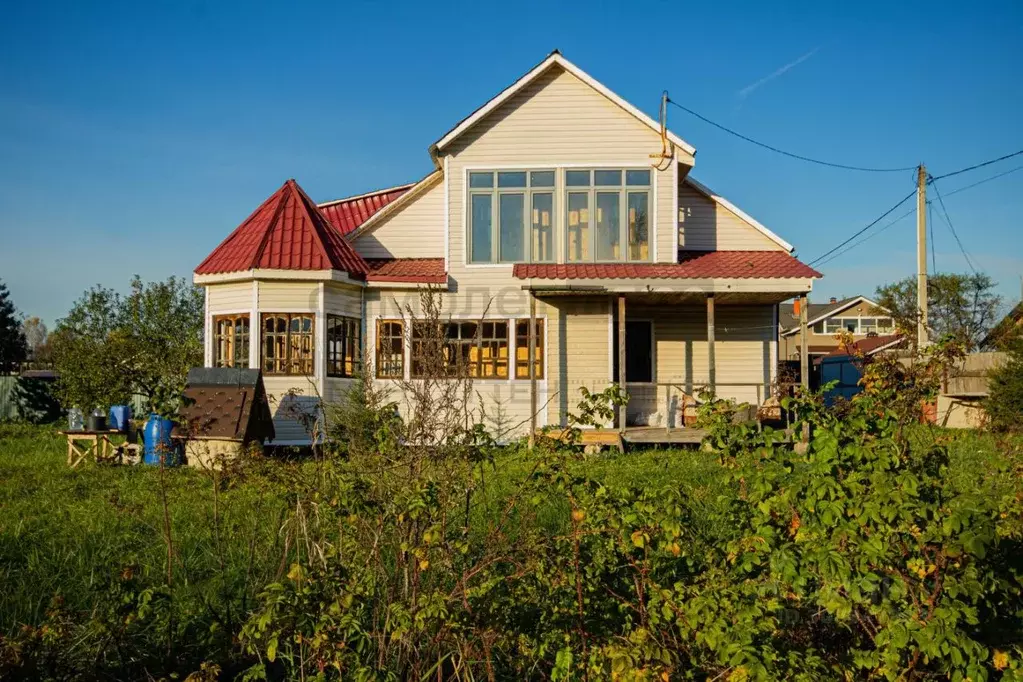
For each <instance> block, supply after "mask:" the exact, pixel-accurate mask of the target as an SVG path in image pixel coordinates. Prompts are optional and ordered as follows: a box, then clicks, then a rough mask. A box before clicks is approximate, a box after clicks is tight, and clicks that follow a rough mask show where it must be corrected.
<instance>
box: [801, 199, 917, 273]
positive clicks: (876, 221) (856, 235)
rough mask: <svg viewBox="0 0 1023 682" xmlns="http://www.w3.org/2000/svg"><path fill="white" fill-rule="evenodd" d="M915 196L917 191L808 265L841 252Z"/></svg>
mask: <svg viewBox="0 0 1023 682" xmlns="http://www.w3.org/2000/svg"><path fill="white" fill-rule="evenodd" d="M915 194H916V190H915V189H914V190H913V191H912V192H910V193H909V194H907V195H906V196H904V197H903V198H902V199H901V200H899V202H898V203H897V204H895V205H894V206H892V207H891V208H889V209H888V210H887V211H885V212H884V213H882V214H881V215H880V216H878V217H877V218H875V219H874V220H873V221H871V222H870V224H868V225H867V226H866V227H864V228H861V229H860V230H858V231H857V232H855V233H854V234H853V235H852V236H851V237H849V238H848V239H846V240H845V241H844V242H842V243H841V244H839V245H838V246H836V247H834V248H833V249H831V250H830V251H826V252H825V253H822V254H821V255H819V256H817V257H816V258H814V259H813V260H812V261H810V262H809V263H808V264H807V265H811V266H812V265H814V264H815V263H817V262H818V261H820V260H823V259H824V258H826V257H827V256H830V255H831V254H832V253H834V252H835V251H838V250H839V249H840V248H842V247H843V246H845V245H846V244H848V243H849V242H851V241H852V240H854V239H856V238H857V237H859V236H860V235H861V234H863V233H864V232H866V231H867V230H869V229H870V228H872V227H874V225H877V224H878V223H879V222H881V221H882V220H884V219H885V218H887V217H888V216H889V215H890V214H891V213H892V212H893V211H895V209H897V208H898V207H899V206H902V205H903V204H904V203H906V202H907V201H909V199H910V197H912V196H914V195H915Z"/></svg>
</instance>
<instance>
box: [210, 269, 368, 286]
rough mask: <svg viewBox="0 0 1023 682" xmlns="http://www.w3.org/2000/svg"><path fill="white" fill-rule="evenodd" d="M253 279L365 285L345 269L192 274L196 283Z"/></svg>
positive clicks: (247, 280) (261, 270)
mask: <svg viewBox="0 0 1023 682" xmlns="http://www.w3.org/2000/svg"><path fill="white" fill-rule="evenodd" d="M252 280H287V281H292V282H336V283H339V284H348V285H350V286H353V287H360V288H361V287H364V286H366V283H365V282H363V281H362V280H358V279H352V278H351V277H349V275H348V273H347V272H344V271H343V270H280V269H270V268H256V269H253V270H238V271H236V272H218V273H214V274H209V275H198V274H193V275H192V282H193V283H194V284H199V285H206V284H228V283H231V282H251V281H252Z"/></svg>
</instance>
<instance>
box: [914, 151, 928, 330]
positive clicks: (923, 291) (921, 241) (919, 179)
mask: <svg viewBox="0 0 1023 682" xmlns="http://www.w3.org/2000/svg"><path fill="white" fill-rule="evenodd" d="M916 170H917V176H916V305H917V308H918V310H917V321H916V346H917V348H923V347H924V346H926V345H927V169H926V168H925V167H924V165H923V164H922V163H921V164H920V166H919V167H918V168H917V169H916Z"/></svg>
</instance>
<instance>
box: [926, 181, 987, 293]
mask: <svg viewBox="0 0 1023 682" xmlns="http://www.w3.org/2000/svg"><path fill="white" fill-rule="evenodd" d="M936 179H937V178H933V177H932V178H931V179H930V183H931V187H933V188H934V194H935V195H936V196H937V197H938V203H939V204H941V211H942V213H944V214H945V223H946V224H947V225H948V229H949V230H951V231H952V236H953V237H955V240H956V244H958V245H959V250H960V251H962V253H963V258H965V259H966V264H967V265H969V266H970V270H972V271H973V274H975V275H976V274H979V273H978V272H977V268H975V267H974V266H973V261H972V260H970V254H968V253H966V248H965V247H964V246H963V243H962V241H960V239H959V235H958V234H957V233H956V228H955V227H954V226H953V225H952V218H950V217H949V215H948V209H947V208H945V200H944V199H942V198H941V192H939V191H938V185H937V184H936V183H935V182H934V181H935V180H936Z"/></svg>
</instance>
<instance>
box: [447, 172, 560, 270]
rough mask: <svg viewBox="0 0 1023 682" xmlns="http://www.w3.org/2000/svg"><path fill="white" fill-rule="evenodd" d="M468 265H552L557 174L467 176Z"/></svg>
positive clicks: (484, 173)
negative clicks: (547, 263)
mask: <svg viewBox="0 0 1023 682" xmlns="http://www.w3.org/2000/svg"><path fill="white" fill-rule="evenodd" d="M468 222H469V229H468V230H467V231H466V234H467V236H468V242H469V244H468V256H469V262H470V263H524V262H533V263H545V262H551V261H553V260H554V171H553V170H530V171H525V170H515V171H472V172H470V173H469V207H468Z"/></svg>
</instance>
